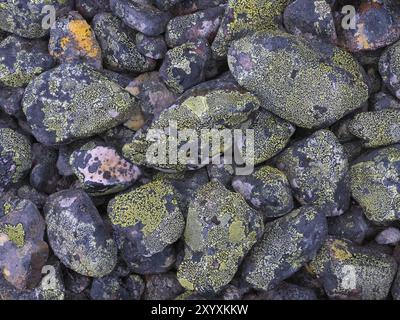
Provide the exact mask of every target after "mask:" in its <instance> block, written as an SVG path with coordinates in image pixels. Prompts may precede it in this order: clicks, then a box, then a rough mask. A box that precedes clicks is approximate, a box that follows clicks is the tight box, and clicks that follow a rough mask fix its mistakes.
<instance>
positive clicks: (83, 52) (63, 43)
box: [49, 11, 102, 69]
mask: <svg viewBox="0 0 400 320" xmlns="http://www.w3.org/2000/svg"><path fill="white" fill-rule="evenodd" d="M49 52H50V54H51V55H52V56H53V57H54V58H55V59H57V60H58V62H60V63H64V62H73V61H83V62H85V63H88V64H91V65H93V66H94V67H95V68H97V69H101V67H102V59H101V49H100V46H99V44H98V42H97V40H96V36H95V35H94V33H93V30H92V29H91V28H90V25H89V24H88V23H87V22H86V20H85V19H83V17H82V16H81V15H80V14H79V13H78V12H76V11H71V12H69V13H68V15H67V16H64V17H61V18H58V19H57V21H56V22H55V23H54V24H53V25H52V27H51V29H50V40H49Z"/></svg>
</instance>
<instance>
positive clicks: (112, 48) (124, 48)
mask: <svg viewBox="0 0 400 320" xmlns="http://www.w3.org/2000/svg"><path fill="white" fill-rule="evenodd" d="M92 28H93V31H94V33H95V35H96V37H97V39H98V41H99V44H100V47H101V51H102V55H103V61H104V65H105V66H106V67H107V68H109V69H111V70H114V71H118V72H140V73H141V72H146V71H151V70H153V69H154V68H155V67H156V61H155V60H153V59H150V58H147V57H145V56H144V55H142V54H141V53H140V52H139V50H138V48H137V47H136V32H135V31H134V30H131V29H129V28H127V27H126V26H125V25H124V24H123V22H122V21H121V20H120V19H119V18H118V17H115V16H113V15H112V14H111V13H99V14H97V15H96V16H95V17H94V18H93V20H92Z"/></svg>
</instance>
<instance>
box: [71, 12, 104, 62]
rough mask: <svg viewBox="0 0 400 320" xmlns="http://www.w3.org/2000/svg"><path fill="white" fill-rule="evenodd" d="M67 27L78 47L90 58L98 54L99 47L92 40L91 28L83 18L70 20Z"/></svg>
mask: <svg viewBox="0 0 400 320" xmlns="http://www.w3.org/2000/svg"><path fill="white" fill-rule="evenodd" d="M68 29H69V31H71V33H72V34H73V36H74V38H75V41H76V43H77V45H78V47H79V48H80V49H81V50H83V51H85V52H86V54H87V55H88V56H89V57H90V58H94V57H96V56H97V55H98V54H99V49H98V47H97V46H96V44H95V43H94V41H93V36H92V30H91V28H90V26H89V24H88V23H87V22H86V21H85V20H72V21H71V22H70V23H69V24H68Z"/></svg>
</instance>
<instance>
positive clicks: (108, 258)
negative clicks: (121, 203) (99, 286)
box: [44, 189, 117, 277]
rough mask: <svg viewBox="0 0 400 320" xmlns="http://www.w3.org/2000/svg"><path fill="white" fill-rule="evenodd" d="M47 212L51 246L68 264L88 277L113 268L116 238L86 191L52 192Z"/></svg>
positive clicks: (61, 259) (62, 260)
mask: <svg viewBox="0 0 400 320" xmlns="http://www.w3.org/2000/svg"><path fill="white" fill-rule="evenodd" d="M44 214H45V219H46V224H47V236H48V238H49V243H50V246H51V248H52V250H53V251H54V254H55V255H56V256H57V257H58V258H59V259H60V261H61V262H62V263H63V264H64V265H65V266H66V267H68V268H70V269H72V270H74V271H76V272H78V273H80V274H82V275H85V276H89V277H102V276H105V275H107V274H109V273H110V272H111V271H112V270H113V269H114V267H115V264H116V261H117V248H116V246H115V243H114V240H113V239H112V237H111V235H110V233H109V231H108V229H107V228H106V226H105V224H104V222H103V220H102V219H101V217H100V215H99V213H98V211H97V209H96V207H95V206H94V204H93V202H92V201H91V199H90V197H89V196H88V195H87V194H86V193H85V192H83V191H82V190H79V189H77V190H63V191H60V192H57V193H53V194H52V195H50V196H49V198H48V200H47V203H46V205H45V207H44Z"/></svg>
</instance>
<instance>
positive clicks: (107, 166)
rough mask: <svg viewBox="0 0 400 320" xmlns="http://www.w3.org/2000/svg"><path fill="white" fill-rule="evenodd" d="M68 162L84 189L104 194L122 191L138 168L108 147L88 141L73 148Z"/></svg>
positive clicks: (92, 193)
mask: <svg viewBox="0 0 400 320" xmlns="http://www.w3.org/2000/svg"><path fill="white" fill-rule="evenodd" d="M70 165H71V166H72V170H73V171H74V173H75V175H76V176H77V177H78V179H79V181H80V182H81V184H82V186H83V188H84V189H85V191H86V192H87V193H89V194H91V195H106V194H110V193H116V192H119V191H122V190H124V189H126V188H128V187H129V186H131V185H132V184H133V183H135V181H136V180H138V179H139V177H140V175H141V171H140V169H139V168H138V167H137V166H135V165H133V164H132V163H130V162H129V161H127V160H126V159H124V158H123V157H121V156H120V155H119V153H118V152H117V150H115V149H114V148H113V147H111V146H106V145H101V144H96V143H92V142H89V143H87V144H85V145H83V146H82V147H80V148H79V149H76V150H75V151H74V152H73V153H72V154H71V157H70Z"/></svg>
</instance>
